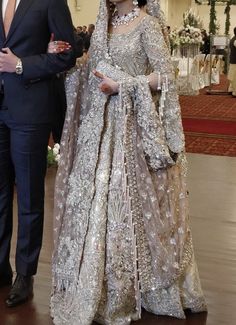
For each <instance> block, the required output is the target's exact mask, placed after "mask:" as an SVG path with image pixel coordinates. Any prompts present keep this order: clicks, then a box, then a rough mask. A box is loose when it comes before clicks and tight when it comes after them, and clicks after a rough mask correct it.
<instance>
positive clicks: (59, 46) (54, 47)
mask: <svg viewBox="0 0 236 325" xmlns="http://www.w3.org/2000/svg"><path fill="white" fill-rule="evenodd" d="M70 49H71V45H70V44H69V43H67V42H64V41H54V34H52V35H51V38H50V42H49V43H48V50H47V52H48V53H54V54H57V53H62V52H65V51H68V50H70Z"/></svg>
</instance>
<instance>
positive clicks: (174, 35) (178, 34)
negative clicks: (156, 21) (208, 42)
mask: <svg viewBox="0 0 236 325" xmlns="http://www.w3.org/2000/svg"><path fill="white" fill-rule="evenodd" d="M170 42H171V46H172V48H176V47H178V46H180V45H186V44H187V45H189V44H201V43H202V42H203V41H202V34H201V30H200V29H199V28H195V27H192V26H189V25H187V26H186V27H184V26H182V27H180V28H179V29H176V30H173V31H172V32H171V33H170Z"/></svg>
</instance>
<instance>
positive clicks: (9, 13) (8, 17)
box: [3, 0, 16, 36]
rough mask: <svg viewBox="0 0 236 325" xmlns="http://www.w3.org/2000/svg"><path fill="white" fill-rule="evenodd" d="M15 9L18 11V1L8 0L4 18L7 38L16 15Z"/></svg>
mask: <svg viewBox="0 0 236 325" xmlns="http://www.w3.org/2000/svg"><path fill="white" fill-rule="evenodd" d="M15 9H16V0H8V3H7V6H6V11H5V16H4V21H3V24H4V30H5V35H6V36H7V34H8V32H9V29H10V27H11V23H12V20H13V17H14V14H15Z"/></svg>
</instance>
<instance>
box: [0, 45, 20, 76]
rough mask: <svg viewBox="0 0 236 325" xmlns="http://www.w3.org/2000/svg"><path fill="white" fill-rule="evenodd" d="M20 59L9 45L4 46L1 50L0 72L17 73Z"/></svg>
mask: <svg viewBox="0 0 236 325" xmlns="http://www.w3.org/2000/svg"><path fill="white" fill-rule="evenodd" d="M18 59H19V58H18V57H17V56H16V55H15V54H14V53H12V51H11V50H10V49H9V48H8V47H6V48H3V49H2V51H1V52H0V72H9V73H15V72H16V65H17V62H18Z"/></svg>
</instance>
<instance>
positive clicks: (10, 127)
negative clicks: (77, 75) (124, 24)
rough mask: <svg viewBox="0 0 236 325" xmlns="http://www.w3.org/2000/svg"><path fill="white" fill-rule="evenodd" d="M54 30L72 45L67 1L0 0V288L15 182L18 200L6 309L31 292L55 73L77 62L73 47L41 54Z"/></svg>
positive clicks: (6, 269)
mask: <svg viewBox="0 0 236 325" xmlns="http://www.w3.org/2000/svg"><path fill="white" fill-rule="evenodd" d="M52 33H53V34H54V37H55V39H56V40H63V41H66V42H68V43H70V44H71V45H72V49H73V46H74V36H73V26H72V22H71V16H70V12H69V9H68V6H67V4H66V1H65V0H0V49H1V52H0V73H1V74H0V86H1V91H0V96H1V97H0V287H3V286H6V285H10V284H11V282H12V269H11V265H10V262H9V252H10V242H11V236H12V206H13V203H12V202H13V187H14V182H16V187H17V199H18V237H17V249H16V272H17V276H16V279H15V281H14V284H13V286H12V288H11V290H10V293H9V295H8V298H7V300H6V304H7V306H8V307H12V306H16V305H18V304H19V303H22V302H23V301H25V300H27V299H28V298H29V297H30V296H31V294H32V277H33V275H35V274H36V271H37V264H38V257H39V253H40V249H41V244H42V232H43V215H44V178H45V173H46V167H47V145H48V139H49V134H50V131H51V122H52V119H53V114H54V105H53V102H54V98H53V97H54V82H55V76H56V74H57V73H60V72H63V71H66V70H68V69H69V68H70V67H72V66H73V65H74V64H75V55H74V51H73V50H72V49H70V50H67V51H64V52H63V53H58V54H49V53H47V47H48V43H49V41H50V36H51V34H52Z"/></svg>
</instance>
